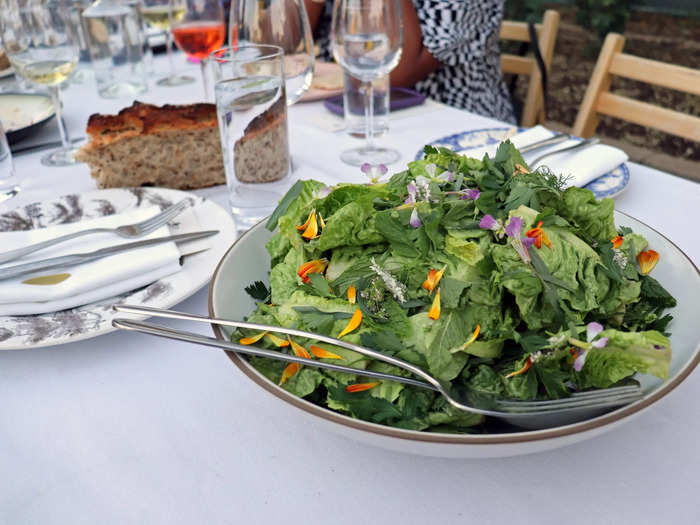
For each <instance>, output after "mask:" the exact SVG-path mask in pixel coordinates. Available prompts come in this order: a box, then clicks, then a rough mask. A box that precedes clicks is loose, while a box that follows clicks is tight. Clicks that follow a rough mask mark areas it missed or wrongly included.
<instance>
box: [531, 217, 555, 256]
mask: <svg viewBox="0 0 700 525" xmlns="http://www.w3.org/2000/svg"><path fill="white" fill-rule="evenodd" d="M525 235H527V236H528V237H530V238H532V239H535V247H536V248H537V249H538V250H539V249H541V248H542V243H543V242H544V244H546V245H547V246H549V247H550V248H551V247H552V241H550V240H549V237H547V234H546V233H545V232H544V230H543V229H542V221H540V222H538V223H537V226H536V227H534V228H531V229H529V230H528V231H527V233H525Z"/></svg>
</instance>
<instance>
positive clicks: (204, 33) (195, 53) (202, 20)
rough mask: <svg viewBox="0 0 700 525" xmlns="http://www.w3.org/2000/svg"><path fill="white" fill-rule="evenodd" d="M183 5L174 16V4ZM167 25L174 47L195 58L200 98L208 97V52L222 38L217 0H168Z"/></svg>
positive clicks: (219, 45) (223, 29) (222, 32)
mask: <svg viewBox="0 0 700 525" xmlns="http://www.w3.org/2000/svg"><path fill="white" fill-rule="evenodd" d="M181 5H184V6H185V12H184V13H183V14H182V16H181V17H180V18H179V19H178V18H177V16H179V15H178V13H179V12H178V11H177V10H176V6H181ZM169 13H170V27H171V31H172V33H173V38H174V39H175V43H176V44H177V47H179V48H180V49H181V50H182V51H184V52H185V53H187V55H188V56H190V57H191V58H195V59H197V60H199V65H200V66H201V68H202V83H203V84H204V97H205V98H207V99H208V98H209V89H208V87H209V86H208V84H207V71H206V67H207V60H208V58H209V54H210V53H211V52H212V51H214V50H215V49H219V48H220V47H221V46H222V45H223V44H224V39H225V38H226V25H225V24H224V8H223V7H222V5H221V1H220V0H170V11H169Z"/></svg>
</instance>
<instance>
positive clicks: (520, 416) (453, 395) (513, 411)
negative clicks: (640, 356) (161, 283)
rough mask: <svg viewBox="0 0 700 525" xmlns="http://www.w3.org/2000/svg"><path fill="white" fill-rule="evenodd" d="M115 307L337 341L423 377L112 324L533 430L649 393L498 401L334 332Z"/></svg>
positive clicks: (634, 390)
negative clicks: (422, 395)
mask: <svg viewBox="0 0 700 525" xmlns="http://www.w3.org/2000/svg"><path fill="white" fill-rule="evenodd" d="M113 308H114V310H116V311H118V312H123V313H132V314H139V315H147V316H155V317H165V318H169V319H180V320H185V321H197V322H203V323H209V324H217V325H221V326H230V327H235V328H248V329H252V330H260V331H269V332H278V333H283V334H287V335H291V336H297V337H304V338H307V339H313V340H316V341H321V342H324V343H328V344H332V345H336V346H339V347H342V348H346V349H348V350H352V351H354V352H357V353H359V354H362V355H365V356H367V357H371V358H372V359H376V360H378V361H383V362H385V363H388V364H391V365H394V366H397V367H399V368H402V369H404V370H406V371H408V372H411V373H413V374H415V375H416V376H418V377H420V378H421V379H423V381H418V380H415V379H411V378H407V377H401V376H396V375H393V374H385V373H381V372H375V371H372V370H361V369H357V368H352V367H347V366H342V365H338V364H335V363H329V362H323V361H317V360H313V359H306V358H303V357H297V356H295V355H290V354H285V353H282V352H275V351H272V350H266V349H262V348H256V347H252V346H247V345H245V346H244V345H241V344H237V343H233V342H228V341H222V340H219V339H216V338H213V337H206V336H202V335H199V334H195V333H192V332H185V331H181V330H176V329H173V328H168V327H164V326H160V325H155V324H151V323H145V322H140V321H133V320H128V319H114V320H113V321H112V325H113V326H115V327H116V328H121V329H124V330H133V331H137V332H142V333H146V334H149V335H155V336H159V337H165V338H168V339H175V340H179V341H185V342H189V343H196V344H201V345H204V346H209V347H215V348H223V349H225V350H228V351H232V352H237V353H241V354H248V355H256V356H260V357H269V358H271V359H277V360H279V361H287V362H292V363H299V364H304V365H309V366H314V367H317V368H326V369H329V370H337V371H340V372H348V373H352V374H357V375H362V376H365V377H373V378H377V379H387V380H391V381H397V382H400V383H405V384H410V385H413V386H417V387H420V388H426V389H429V390H434V391H436V392H438V393H440V394H442V395H443V396H444V397H445V398H446V399H447V401H448V402H449V403H450V404H451V405H452V406H454V407H455V408H457V409H459V410H463V411H465V412H472V413H476V414H482V415H486V416H491V417H495V418H499V419H502V420H504V421H507V422H508V423H510V424H512V425H515V426H518V427H522V428H527V429H541V428H550V427H555V426H561V425H566V424H570V423H575V422H578V421H582V420H585V419H590V418H592V417H595V416H597V415H600V414H602V413H604V412H606V411H608V410H609V409H611V408H613V407H619V406H622V405H627V404H629V403H632V402H634V401H637V400H639V399H641V398H642V396H643V392H642V391H641V389H640V388H639V387H638V386H636V385H630V386H621V387H615V388H608V389H602V390H592V391H588V392H581V393H576V394H573V395H572V396H570V397H568V398H563V399H555V400H547V401H510V400H494V399H486V398H481V397H478V396H474V395H472V394H471V393H470V392H468V391H466V390H465V389H461V388H458V387H455V386H454V385H452V384H451V383H449V382H444V381H439V380H438V379H436V378H435V377H433V376H432V375H430V374H428V373H427V372H425V371H424V370H423V369H421V368H419V367H417V366H415V365H413V364H411V363H408V362H406V361H403V360H402V359H398V358H396V357H392V356H388V355H384V354H382V353H380V352H377V351H375V350H371V349H369V348H365V347H363V346H360V345H356V344H353V343H349V342H347V341H342V340H339V339H335V338H333V337H328V336H325V335H321V334H314V333H311V332H305V331H303V330H297V329H294V328H284V327H279V326H268V325H263V324H258V323H247V322H243V321H231V320H228V319H217V318H209V317H204V316H199V315H193V314H187V313H183V312H176V311H173V310H163V309H160V308H151V307H145V306H129V305H114V306H113Z"/></svg>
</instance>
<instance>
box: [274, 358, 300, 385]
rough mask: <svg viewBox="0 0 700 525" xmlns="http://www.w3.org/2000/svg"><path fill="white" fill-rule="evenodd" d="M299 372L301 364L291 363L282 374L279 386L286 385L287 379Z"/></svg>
mask: <svg viewBox="0 0 700 525" xmlns="http://www.w3.org/2000/svg"><path fill="white" fill-rule="evenodd" d="M298 371H299V363H289V364H288V365H287V367H286V368H285V369H284V372H282V379H280V382H279V383H278V384H280V385H282V384H284V383H285V382H286V381H287V379H289V378H290V377H292V376H293V375H294V374H296V373H297V372H298Z"/></svg>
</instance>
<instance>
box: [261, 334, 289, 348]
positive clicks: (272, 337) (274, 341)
mask: <svg viewBox="0 0 700 525" xmlns="http://www.w3.org/2000/svg"><path fill="white" fill-rule="evenodd" d="M265 336H266V337H267V338H268V339H269V340H270V341H272V344H274V345H275V346H277V347H279V348H283V347H285V346H289V341H287V340H285V339H282V338H281V337H277V336H276V335H274V334H271V333H265Z"/></svg>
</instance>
